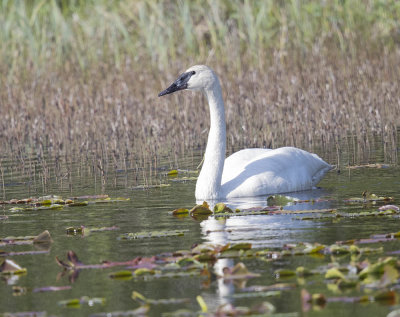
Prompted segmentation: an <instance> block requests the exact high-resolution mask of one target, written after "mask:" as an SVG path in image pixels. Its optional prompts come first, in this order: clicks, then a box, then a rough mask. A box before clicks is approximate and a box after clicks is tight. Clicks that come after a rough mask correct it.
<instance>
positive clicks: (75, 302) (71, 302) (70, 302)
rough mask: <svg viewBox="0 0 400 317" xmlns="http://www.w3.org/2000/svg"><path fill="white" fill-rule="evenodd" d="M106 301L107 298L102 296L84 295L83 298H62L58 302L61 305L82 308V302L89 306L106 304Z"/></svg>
mask: <svg viewBox="0 0 400 317" xmlns="http://www.w3.org/2000/svg"><path fill="white" fill-rule="evenodd" d="M105 302H106V299H105V298H101V297H92V298H91V297H88V296H82V297H81V298H72V299H66V300H61V301H59V302H58V305H59V306H64V307H69V308H80V307H81V305H82V304H87V305H89V306H93V305H104V304H105Z"/></svg>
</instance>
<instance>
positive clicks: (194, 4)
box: [0, 0, 400, 179]
mask: <svg viewBox="0 0 400 317" xmlns="http://www.w3.org/2000/svg"><path fill="white" fill-rule="evenodd" d="M0 6H1V8H0V21H1V23H2V26H3V27H2V28H0V41H1V43H2V46H1V47H0V71H1V74H0V81H1V87H2V89H1V90H0V116H1V118H2V120H1V121H0V146H1V148H2V150H3V153H6V156H12V157H13V158H14V162H15V164H16V166H24V167H25V169H26V170H27V171H32V170H35V168H32V166H31V164H32V162H31V158H32V157H34V160H35V164H37V166H38V170H41V171H43V173H42V176H43V175H44V176H43V178H44V179H46V178H47V177H51V176H50V175H51V173H50V172H49V170H50V167H49V164H48V163H47V162H46V159H48V158H51V160H56V162H59V164H61V165H63V166H69V165H68V164H69V162H71V161H72V160H86V161H87V162H90V164H92V166H93V168H94V169H95V170H97V172H98V173H99V175H100V176H104V175H106V174H107V173H106V172H107V168H111V169H114V168H116V169H117V168H118V169H121V168H122V169H127V168H136V169H137V170H138V171H139V170H141V168H144V167H145V168H146V169H147V170H150V171H151V170H153V169H154V168H155V167H158V166H159V162H160V158H161V157H165V156H166V157H167V158H168V160H169V161H170V165H171V167H176V165H177V162H178V158H180V157H190V156H193V151H196V150H201V149H204V146H205V142H206V137H207V133H206V131H207V127H208V125H209V123H208V109H207V105H206V104H205V100H204V98H203V97H202V96H200V95H197V94H191V93H179V94H176V95H174V96H170V97H168V98H161V99H160V98H157V94H158V92H159V91H161V89H163V88H165V87H166V86H167V85H168V84H169V83H170V82H171V81H172V80H174V79H175V77H176V75H178V74H179V73H180V72H181V71H183V70H184V69H186V68H187V67H189V66H191V65H192V64H195V63H206V64H208V65H210V66H211V67H213V68H214V69H215V70H216V71H217V73H218V74H219V75H220V77H221V82H222V86H223V91H224V97H225V100H226V115H227V123H228V127H227V128H228V130H227V136H228V150H229V151H230V152H231V151H233V150H234V149H237V148H240V147H244V146H247V147H250V146H271V147H278V146H282V145H295V146H299V147H303V148H306V149H308V150H318V151H320V152H321V151H325V152H326V153H325V157H326V159H327V160H329V161H330V162H331V163H333V164H335V163H336V161H337V157H339V156H340V153H341V151H342V150H343V149H346V147H349V148H350V147H351V148H354V151H355V152H354V153H356V152H357V153H358V154H357V155H358V158H357V159H356V160H362V159H365V157H366V156H367V157H368V153H370V152H371V148H372V147H373V146H374V144H373V139H374V140H375V137H378V139H380V140H381V142H382V144H383V145H384V155H385V160H386V161H389V162H397V147H398V144H399V143H398V128H399V125H398V120H397V119H398V118H399V117H400V101H399V93H398V92H399V91H400V89H399V88H400V87H399V85H400V82H399V78H400V70H399V69H398V67H397V65H399V64H400V63H399V62H400V50H399V42H400V35H399V34H400V4H399V2H397V1H383V0H369V1H356V0H347V1H344V0H341V1H339V0H334V1H321V2H317V1H295V0H292V1H246V0H245V1H239V0H232V1H228V0H208V1H199V0H194V1H190V2H189V1H177V2H176V1H155V0H143V1H123V0H122V1H106V0H92V1H80V0H75V1H74V0H69V1H67V0H65V1H62V0H59V1H56V0H49V1H44V0H42V1H39V0H33V1H7V0H5V1H3V2H2V3H1V4H0ZM365 153H367V155H366V154H365ZM354 157H356V154H355V155H354ZM150 167H151V168H150ZM25 169H22V170H23V171H24V170H25ZM29 173H30V172H29ZM151 173H152V172H151ZM150 176H151V175H150ZM145 178H146V177H145Z"/></svg>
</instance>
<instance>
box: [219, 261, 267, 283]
mask: <svg viewBox="0 0 400 317" xmlns="http://www.w3.org/2000/svg"><path fill="white" fill-rule="evenodd" d="M222 272H223V273H224V275H223V278H224V280H242V279H250V278H254V277H258V276H260V274H258V273H252V272H249V270H248V269H247V267H246V266H245V265H244V264H243V263H242V262H239V263H237V264H236V265H235V266H234V267H232V268H230V267H224V268H223V270H222Z"/></svg>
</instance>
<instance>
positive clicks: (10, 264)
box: [0, 258, 27, 275]
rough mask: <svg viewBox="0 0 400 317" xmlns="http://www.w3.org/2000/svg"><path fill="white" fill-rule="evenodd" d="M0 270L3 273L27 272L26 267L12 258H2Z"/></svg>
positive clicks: (16, 273)
mask: <svg viewBox="0 0 400 317" xmlns="http://www.w3.org/2000/svg"><path fill="white" fill-rule="evenodd" d="M0 272H1V273H2V274H8V275H9V274H14V275H18V274H25V273H26V272H27V270H26V268H23V267H21V266H19V265H18V264H17V263H16V262H14V261H13V260H10V259H4V258H0Z"/></svg>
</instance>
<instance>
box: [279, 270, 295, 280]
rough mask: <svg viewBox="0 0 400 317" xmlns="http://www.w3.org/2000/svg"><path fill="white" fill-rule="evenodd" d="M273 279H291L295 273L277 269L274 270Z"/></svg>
mask: <svg viewBox="0 0 400 317" xmlns="http://www.w3.org/2000/svg"><path fill="white" fill-rule="evenodd" d="M274 275H275V278H277V279H278V278H281V277H292V276H295V275H296V272H295V271H293V270H287V269H278V270H275V272H274Z"/></svg>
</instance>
